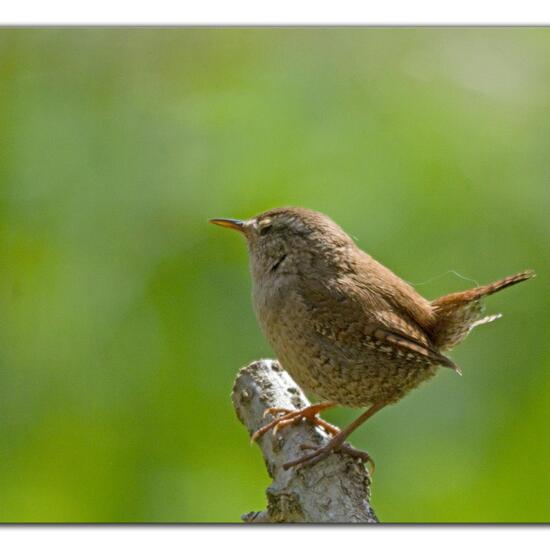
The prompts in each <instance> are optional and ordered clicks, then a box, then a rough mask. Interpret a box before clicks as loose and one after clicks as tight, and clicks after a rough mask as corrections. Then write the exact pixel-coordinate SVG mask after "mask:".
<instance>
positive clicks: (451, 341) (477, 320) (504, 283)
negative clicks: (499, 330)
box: [432, 269, 535, 351]
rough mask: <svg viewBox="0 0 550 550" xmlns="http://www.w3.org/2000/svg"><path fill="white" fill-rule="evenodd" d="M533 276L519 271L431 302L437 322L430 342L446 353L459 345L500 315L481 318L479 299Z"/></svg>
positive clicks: (531, 271)
mask: <svg viewBox="0 0 550 550" xmlns="http://www.w3.org/2000/svg"><path fill="white" fill-rule="evenodd" d="M534 276H535V272H534V271H533V270H531V269H530V270H527V271H522V272H521V273H516V274H515V275H510V276H509V277H504V278H503V279H499V280H498V281H495V282H494V283H490V284H488V285H483V286H479V287H477V288H472V289H470V290H464V291H463V292H453V293H452V294H446V295H445V296H441V298H438V299H437V300H434V301H433V302H432V308H433V311H434V313H435V315H436V321H435V323H434V325H433V328H432V341H433V343H434V344H435V346H436V347H437V348H438V349H440V350H442V351H445V350H449V349H451V348H453V347H455V346H456V345H457V344H459V343H460V342H462V340H464V338H466V336H467V335H468V333H469V332H470V330H472V329H473V328H474V327H476V326H478V325H482V324H485V323H490V322H491V321H494V320H495V319H498V318H499V317H501V315H500V314H496V315H490V316H488V317H483V307H482V305H481V303H480V300H481V298H484V297H485V296H490V295H491V294H494V293H495V292H498V291H499V290H502V289H504V288H507V287H509V286H512V285H515V284H517V283H521V282H522V281H527V280H528V279H532V278H533V277H534Z"/></svg>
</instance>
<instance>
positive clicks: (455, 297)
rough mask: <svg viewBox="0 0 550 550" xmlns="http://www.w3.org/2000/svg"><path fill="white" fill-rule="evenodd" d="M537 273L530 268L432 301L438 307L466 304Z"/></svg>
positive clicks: (530, 277)
mask: <svg viewBox="0 0 550 550" xmlns="http://www.w3.org/2000/svg"><path fill="white" fill-rule="evenodd" d="M535 275H536V274H535V272H534V271H533V270H532V269H528V270H526V271H522V272H521V273H516V274H515V275H510V276H509V277H504V278H503V279H499V280H498V281H495V282H494V283H490V284H488V285H483V286H478V287H476V288H471V289H470V290H464V291H462V292H453V293H452V294H446V295H445V296H441V298H438V299H437V300H434V301H433V302H432V306H433V307H434V308H436V309H437V308H444V307H445V306H446V305H447V304H464V303H466V302H471V301H473V300H479V299H480V298H482V297H483V296H490V295H491V294H494V293H495V292H498V291H499V290H503V289H504V288H507V287H509V286H512V285H515V284H517V283H521V282H522V281H527V280H528V279H532V278H533V277H535Z"/></svg>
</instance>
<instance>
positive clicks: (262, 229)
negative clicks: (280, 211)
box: [260, 223, 273, 237]
mask: <svg viewBox="0 0 550 550" xmlns="http://www.w3.org/2000/svg"><path fill="white" fill-rule="evenodd" d="M272 227H273V226H272V225H271V224H270V223H265V224H263V225H261V226H260V235H261V236H262V237H263V236H264V235H266V234H267V233H269V232H270V231H271V229H272Z"/></svg>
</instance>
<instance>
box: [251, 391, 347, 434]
mask: <svg viewBox="0 0 550 550" xmlns="http://www.w3.org/2000/svg"><path fill="white" fill-rule="evenodd" d="M335 405H336V404H335V403H333V402H332V401H323V402H322V403H316V404H315V405H309V406H308V407H304V408H302V409H299V410H292V409H283V408H279V407H270V408H269V409H266V410H265V411H264V417H265V416H267V415H268V414H271V415H282V416H278V417H277V418H275V420H272V421H271V422H269V424H266V425H265V426H263V427H262V428H260V429H259V430H256V431H255V432H254V433H253V434H252V438H251V440H252V441H256V440H257V439H259V438H260V437H262V435H264V434H265V433H267V432H268V431H269V430H273V433H277V432H278V431H279V430H280V429H281V428H284V427H285V426H290V425H292V424H295V423H296V422H299V421H300V420H302V419H303V418H306V419H307V420H309V421H310V422H313V424H315V425H316V426H319V427H321V428H323V429H324V430H325V431H326V432H327V433H328V434H329V435H332V436H336V435H338V434H339V433H340V430H339V429H338V428H337V427H336V426H333V425H332V424H330V423H329V422H327V421H326V420H323V419H322V418H321V417H319V416H318V414H319V413H320V412H321V411H324V410H325V409H329V408H331V407H334V406H335Z"/></svg>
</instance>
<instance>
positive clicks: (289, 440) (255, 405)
mask: <svg viewBox="0 0 550 550" xmlns="http://www.w3.org/2000/svg"><path fill="white" fill-rule="evenodd" d="M232 399H233V405H234V407H235V410H236V412H237V416H238V418H239V420H240V421H241V422H242V423H243V424H244V425H245V427H246V428H247V429H248V432H249V434H252V433H254V432H255V431H256V430H257V429H258V428H260V427H262V426H263V425H264V424H266V423H267V422H269V421H270V420H272V419H273V417H272V416H270V415H268V416H267V417H265V418H264V417H263V413H264V410H265V409H266V408H268V407H282V408H287V409H291V410H294V409H297V408H301V407H304V406H307V405H309V402H308V400H307V399H306V397H305V395H304V394H303V392H302V391H301V390H300V388H299V387H298V386H297V385H296V383H295V382H294V381H293V380H292V378H291V377H290V376H289V374H288V373H287V372H286V371H284V370H283V369H282V368H281V366H280V365H279V363H278V362H277V361H274V360H270V359H262V360H260V361H256V362H254V363H251V364H250V365H248V366H246V367H243V368H242V369H241V370H240V371H239V374H238V375H237V378H236V380H235V384H234V387H233V393H232ZM329 437H330V436H328V435H327V434H325V432H324V431H323V430H322V429H320V428H318V427H315V426H314V425H313V424H312V423H310V422H307V421H305V420H302V421H300V422H298V423H297V424H294V425H292V426H288V427H285V428H282V429H281V430H280V431H279V432H277V433H276V434H273V433H272V432H268V433H267V434H265V435H264V436H263V437H261V438H260V440H259V441H258V442H257V443H258V445H259V447H260V449H261V451H262V453H263V456H264V461H265V464H266V467H267V471H268V473H269V475H270V476H271V478H272V479H273V483H272V484H271V485H270V486H269V487H268V488H267V491H266V495H267V510H265V511H262V512H249V513H248V514H244V515H243V516H242V519H243V520H244V521H245V522H254V523H279V522H292V523H294V522H306V523H376V522H377V518H376V515H375V513H374V510H373V509H372V507H371V505H370V484H371V480H370V476H369V473H368V471H367V469H366V468H365V466H364V465H363V464H362V463H361V461H360V460H359V459H356V458H352V457H351V456H349V455H345V454H343V453H338V452H337V453H332V454H331V455H330V456H328V457H327V458H326V459H324V460H322V461H320V462H318V463H317V464H314V465H312V466H307V465H306V466H302V467H301V468H296V467H295V468H290V469H288V470H285V469H283V467H282V466H283V464H284V463H286V462H288V461H290V460H294V459H296V458H298V457H299V456H301V455H302V454H303V453H304V452H308V451H304V450H303V449H301V446H302V445H303V444H306V445H308V444H309V445H311V444H313V445H324V444H325V443H326V442H327V441H328V440H329Z"/></svg>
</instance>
